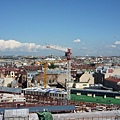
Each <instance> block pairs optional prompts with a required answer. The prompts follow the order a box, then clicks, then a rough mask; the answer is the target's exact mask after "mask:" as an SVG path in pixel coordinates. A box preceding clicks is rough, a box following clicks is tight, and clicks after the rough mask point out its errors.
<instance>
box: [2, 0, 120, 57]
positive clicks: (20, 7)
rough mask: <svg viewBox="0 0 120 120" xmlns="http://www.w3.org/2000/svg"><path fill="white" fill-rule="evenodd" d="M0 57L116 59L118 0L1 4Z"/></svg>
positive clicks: (119, 38) (119, 27) (118, 48)
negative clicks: (49, 46) (67, 54)
mask: <svg viewBox="0 0 120 120" xmlns="http://www.w3.org/2000/svg"><path fill="white" fill-rule="evenodd" d="M0 3H1V4H0V15H1V19H0V28H1V30H0V55H39V56H44V55H49V54H53V55H64V53H63V52H60V51H56V50H51V49H47V48H46V47H45V46H46V44H53V45H60V46H62V47H66V48H71V49H72V55H73V56H85V55H89V56H100V55H101V56H115V55H116V56H119V55H120V53H119V51H120V24H119V21H120V16H119V14H120V7H119V5H120V1H119V0H115V1H114V0H109V1H108V0H97V1H96V0H65V1H64V0H57V1H56V0H51V1H49V0H45V1H43V0H35V1H33V0H29V1H27V0H26V1H24V0H18V1H15V0H11V1H10V0H6V1H4V0H1V1H0Z"/></svg>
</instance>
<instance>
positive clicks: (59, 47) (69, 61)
mask: <svg viewBox="0 0 120 120" xmlns="http://www.w3.org/2000/svg"><path fill="white" fill-rule="evenodd" d="M46 48H51V49H54V50H59V51H63V52H65V56H66V57H67V71H68V78H67V83H66V89H67V99H68V100H69V99H70V88H69V82H70V81H71V56H70V55H71V49H70V48H64V47H62V46H58V45H51V44H48V45H46Z"/></svg>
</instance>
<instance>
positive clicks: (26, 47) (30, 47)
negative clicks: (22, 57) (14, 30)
mask: <svg viewBox="0 0 120 120" xmlns="http://www.w3.org/2000/svg"><path fill="white" fill-rule="evenodd" d="M45 48H46V46H41V45H36V44H35V43H21V42H19V41H16V40H7V41H5V40H0V51H25V52H35V51H37V50H39V49H45Z"/></svg>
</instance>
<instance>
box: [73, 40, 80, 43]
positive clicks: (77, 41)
mask: <svg viewBox="0 0 120 120" xmlns="http://www.w3.org/2000/svg"><path fill="white" fill-rule="evenodd" d="M73 42H76V43H79V42H81V41H80V39H76V40H73Z"/></svg>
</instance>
